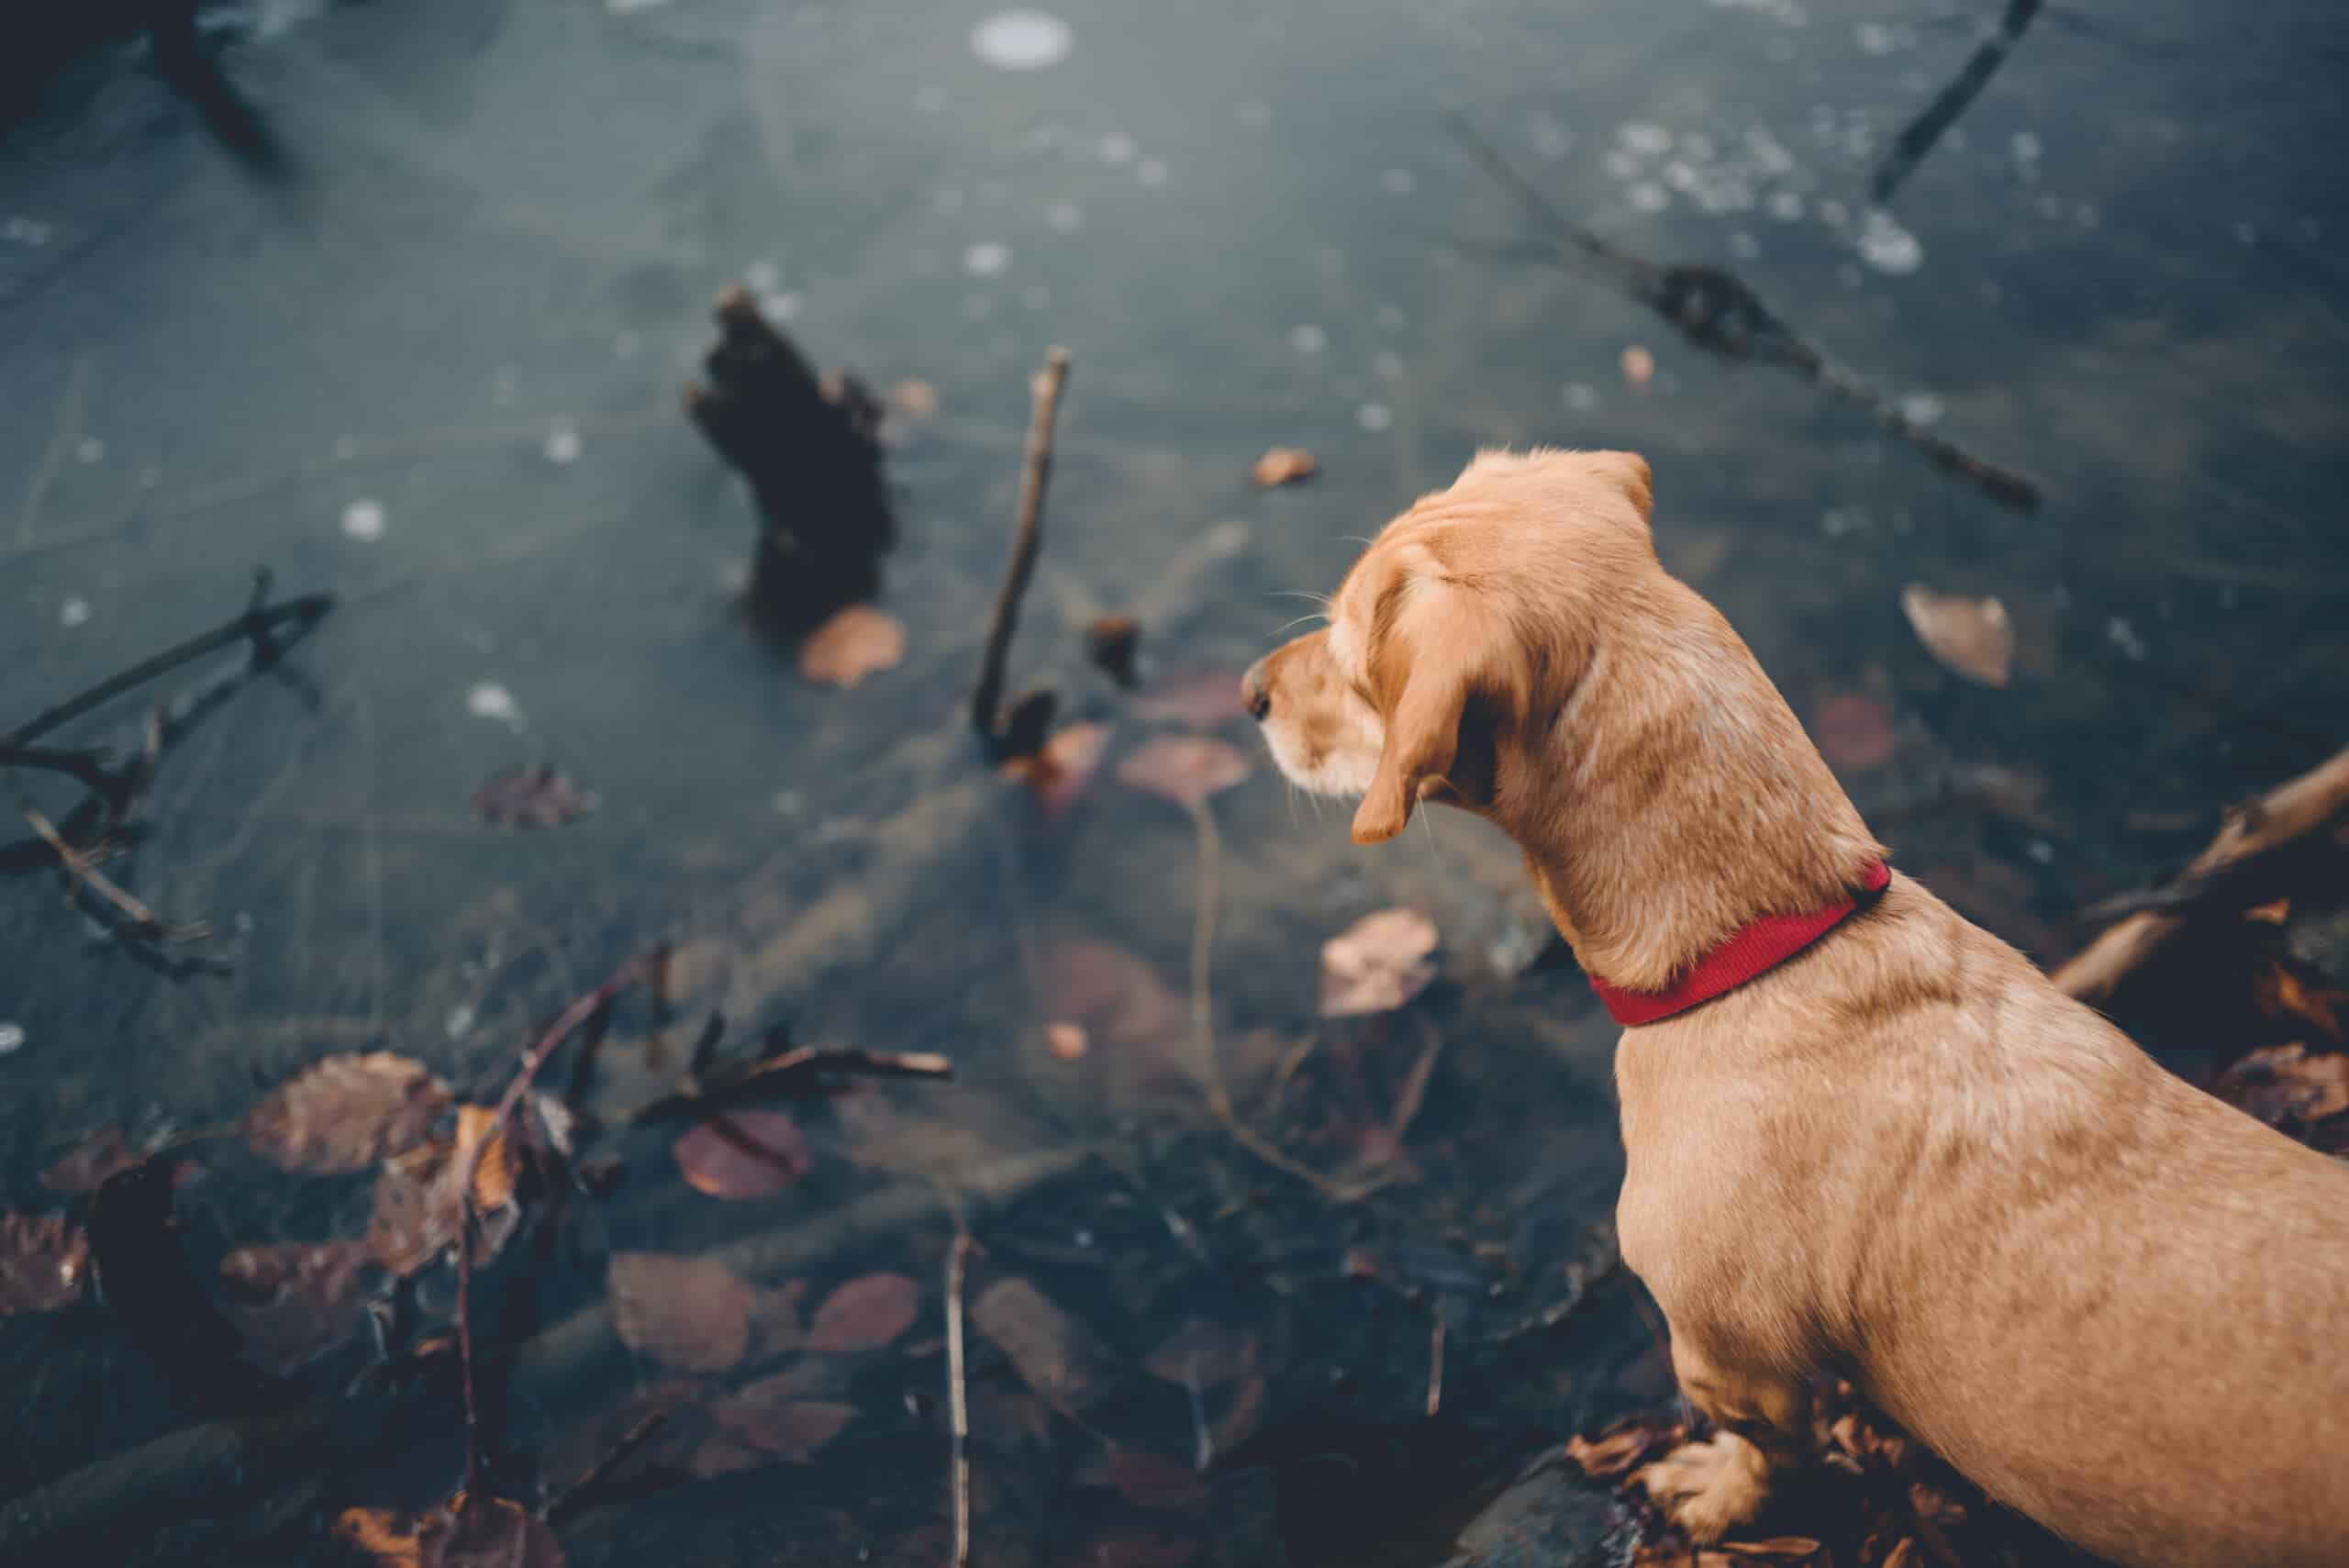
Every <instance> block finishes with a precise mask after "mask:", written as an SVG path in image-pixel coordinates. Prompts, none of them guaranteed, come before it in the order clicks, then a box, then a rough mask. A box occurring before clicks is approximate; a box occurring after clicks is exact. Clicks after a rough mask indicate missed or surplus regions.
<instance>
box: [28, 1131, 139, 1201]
mask: <svg viewBox="0 0 2349 1568" xmlns="http://www.w3.org/2000/svg"><path fill="white" fill-rule="evenodd" d="M146 1158H147V1156H146V1155H144V1154H142V1153H140V1152H139V1151H138V1150H137V1149H135V1148H133V1147H132V1146H131V1143H130V1140H129V1139H128V1138H126V1137H124V1136H123V1131H122V1129H120V1128H118V1127H102V1128H100V1129H97V1130H96V1131H95V1132H93V1133H91V1134H90V1135H89V1136H88V1137H87V1138H84V1139H83V1140H82V1141H81V1144H80V1145H79V1146H78V1147H76V1148H75V1149H74V1150H73V1151H72V1153H70V1154H67V1155H66V1156H64V1157H63V1158H62V1159H61V1160H59V1161H57V1162H55V1163H54V1164H52V1165H50V1167H49V1169H47V1170H46V1171H43V1172H42V1173H40V1184H41V1185H42V1186H45V1187H47V1188H48V1189H49V1190H50V1192H53V1193H94V1192H96V1191H97V1190H98V1188H99V1187H101V1186H103V1185H105V1184H106V1178H107V1177H108V1176H111V1175H114V1174H115V1173H117V1172H121V1171H128V1170H129V1169H130V1168H131V1167H132V1166H133V1165H137V1164H140V1163H142V1162H145V1160H146Z"/></svg>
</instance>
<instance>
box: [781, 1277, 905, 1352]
mask: <svg viewBox="0 0 2349 1568" xmlns="http://www.w3.org/2000/svg"><path fill="white" fill-rule="evenodd" d="M920 1310H921V1287H920V1286H919V1285H918V1284H914V1282H913V1281H911V1280H909V1279H907V1277H906V1276H905V1275H903V1274H867V1275H865V1276H864V1277H863V1279H852V1280H851V1281H849V1282H848V1283H847V1284H844V1285H841V1287H840V1288H839V1289H838V1290H835V1291H833V1292H832V1294H831V1295H829V1296H826V1297H824V1304H823V1305H822V1306H821V1307H818V1308H816V1318H815V1320H814V1321H813V1322H812V1323H810V1324H809V1325H808V1328H807V1348H808V1349H809V1350H811V1351H820V1352H821V1353H823V1354H826V1355H845V1354H848V1353H849V1352H851V1351H877V1350H879V1349H880V1348H881V1347H882V1346H884V1345H886V1344H888V1343H889V1342H890V1341H892V1340H896V1338H897V1337H898V1336H899V1335H901V1334H903V1333H904V1332H905V1331H906V1330H907V1329H910V1328H912V1327H913V1326H914V1319H915V1318H916V1317H918V1315H919V1313H920Z"/></svg>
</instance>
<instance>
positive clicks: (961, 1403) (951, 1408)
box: [946, 1231, 972, 1568]
mask: <svg viewBox="0 0 2349 1568" xmlns="http://www.w3.org/2000/svg"><path fill="white" fill-rule="evenodd" d="M971 1248H972V1241H971V1238H970V1235H969V1233H968V1232H967V1231H965V1232H958V1233H957V1234H956V1235H955V1238H954V1245H953V1246H952V1247H951V1248H949V1249H948V1250H947V1253H946V1416H947V1420H948V1423H949V1425H950V1429H951V1430H952V1433H953V1440H954V1448H953V1457H952V1461H951V1462H950V1468H949V1470H948V1473H947V1474H948V1485H949V1487H950V1488H951V1490H952V1493H953V1496H954V1568H970V1562H971V1453H970V1437H971V1410H970V1404H969V1401H968V1398H967V1397H966V1396H965V1394H964V1386H965V1385H964V1382H963V1272H964V1270H965V1269H966V1268H967V1267H968V1266H969V1263H970V1257H971Z"/></svg>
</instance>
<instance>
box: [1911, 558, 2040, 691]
mask: <svg viewBox="0 0 2349 1568" xmlns="http://www.w3.org/2000/svg"><path fill="white" fill-rule="evenodd" d="M1900 608H1901V610H1902V611H1903V612H1904V613H1906V614H1907V616H1908V617H1909V625H1910V626H1911V627H1913V628H1916V632H1917V640H1918V641H1920V642H1921V643H1923V644H1924V645H1925V651H1926V652H1928V653H1931V654H1932V656H1933V657H1934V658H1936V659H1938V660H1940V661H1941V662H1942V663H1943V666H1944V667H1945V668H1947V669H1950V670H1953V671H1954V672H1956V673H1958V674H1961V675H1963V676H1965V678H1966V679H1967V680H1969V681H1973V682H1976V683H1977V684H1981V685H1985V686H2003V685H2005V684H2007V683H2008V682H2009V680H2011V679H2012V678H2013V677H2014V668H2015V623H2014V621H2013V619H2012V617H2009V615H2008V614H2007V606H2005V605H2003V604H2000V603H1999V602H1998V600H1997V599H1995V598H1988V599H1969V598H1965V597H1964V596H1962V595H1956V594H1937V593H1935V592H1934V591H1933V590H1932V589H1931V588H1928V587H1926V586H1925V585H1924V584H1922V583H1911V584H1909V585H1908V586H1907V587H1906V588H1903V589H1902V590H1900Z"/></svg>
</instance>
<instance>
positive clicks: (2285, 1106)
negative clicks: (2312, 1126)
mask: <svg viewBox="0 0 2349 1568" xmlns="http://www.w3.org/2000/svg"><path fill="white" fill-rule="evenodd" d="M2210 1092H2211V1093H2212V1094H2214V1095H2218V1096H2219V1098H2221V1099H2222V1100H2224V1101H2226V1102H2227V1103H2228V1104H2229V1105H2232V1106H2241V1107H2242V1108H2243V1109H2244V1110H2246V1111H2249V1112H2250V1113H2251V1114H2252V1115H2254V1116H2255V1117H2257V1118H2259V1119H2260V1120H2262V1121H2264V1122H2266V1123H2267V1124H2268V1125H2269V1126H2270V1127H2286V1126H2289V1125H2293V1124H2299V1125H2303V1126H2304V1125H2306V1124H2308V1123H2310V1122H2319V1121H2322V1120H2323V1119H2324V1118H2327V1117H2332V1116H2339V1115H2340V1114H2341V1113H2342V1112H2343V1111H2349V1053H2343V1052H2342V1051H2322V1052H2318V1053H2313V1054H2312V1053H2311V1052H2310V1051H2309V1049H2308V1047H2306V1046H2304V1045H2270V1046H2266V1047H2263V1048H2261V1049H2260V1050H2257V1051H2252V1052H2250V1053H2249V1054H2247V1055H2245V1056H2244V1057H2243V1060H2242V1061H2240V1062H2236V1063H2235V1064H2234V1065H2233V1066H2232V1067H2230V1068H2228V1069H2227V1070H2226V1071H2225V1072H2224V1073H2220V1074H2219V1076H2218V1079H2217V1080H2216V1081H2215V1082H2214V1083H2212V1084H2211V1085H2210Z"/></svg>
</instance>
